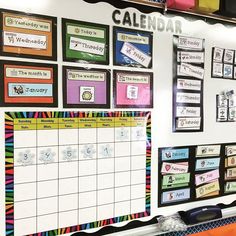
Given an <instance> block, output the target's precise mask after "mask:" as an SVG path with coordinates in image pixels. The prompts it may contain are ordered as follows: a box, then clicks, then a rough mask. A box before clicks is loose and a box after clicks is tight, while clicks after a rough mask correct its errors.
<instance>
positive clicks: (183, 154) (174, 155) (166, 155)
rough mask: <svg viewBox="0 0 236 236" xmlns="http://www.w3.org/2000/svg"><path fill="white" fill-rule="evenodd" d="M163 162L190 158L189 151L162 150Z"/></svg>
mask: <svg viewBox="0 0 236 236" xmlns="http://www.w3.org/2000/svg"><path fill="white" fill-rule="evenodd" d="M161 157H162V161H173V160H181V159H188V158H189V149H188V148H183V149H165V150H162V155H161Z"/></svg>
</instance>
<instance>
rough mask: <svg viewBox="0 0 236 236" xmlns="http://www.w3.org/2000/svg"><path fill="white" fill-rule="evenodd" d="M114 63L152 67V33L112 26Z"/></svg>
mask: <svg viewBox="0 0 236 236" xmlns="http://www.w3.org/2000/svg"><path fill="white" fill-rule="evenodd" d="M113 40H114V41H113V54H114V55H113V57H114V65H120V66H133V67H142V68H152V50H153V49H152V41H153V34H152V33H151V32H144V31H138V30H131V29H125V28H119V27H114V29H113Z"/></svg>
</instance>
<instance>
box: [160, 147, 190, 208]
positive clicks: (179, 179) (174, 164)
mask: <svg viewBox="0 0 236 236" xmlns="http://www.w3.org/2000/svg"><path fill="white" fill-rule="evenodd" d="M189 158H190V150H189V148H187V147H178V148H160V149H159V186H160V189H159V206H161V205H163V206H164V205H167V204H176V203H178V202H179V203H182V202H185V201H188V200H189V199H190V197H191V196H190V182H191V179H190V169H189V167H190V165H189Z"/></svg>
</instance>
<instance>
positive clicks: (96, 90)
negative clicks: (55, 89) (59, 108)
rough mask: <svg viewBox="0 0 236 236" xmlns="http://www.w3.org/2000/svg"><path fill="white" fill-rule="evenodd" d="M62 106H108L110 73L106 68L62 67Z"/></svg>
mask: <svg viewBox="0 0 236 236" xmlns="http://www.w3.org/2000/svg"><path fill="white" fill-rule="evenodd" d="M63 76H64V78H63V81H64V84H63V94H64V99H63V102H64V107H66V108H67V107H68V108H71V107H73V108H110V73H109V71H107V70H100V69H89V70H88V69H84V68H77V67H66V66H64V67H63Z"/></svg>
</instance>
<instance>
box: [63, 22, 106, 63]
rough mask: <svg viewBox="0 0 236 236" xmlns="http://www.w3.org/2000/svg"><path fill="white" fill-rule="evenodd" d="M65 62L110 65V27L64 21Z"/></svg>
mask: <svg viewBox="0 0 236 236" xmlns="http://www.w3.org/2000/svg"><path fill="white" fill-rule="evenodd" d="M62 37H63V60H64V61H71V62H80V61H82V62H87V63H94V64H104V65H108V64H109V26H108V25H101V24H94V23H88V22H83V21H76V20H69V19H62Z"/></svg>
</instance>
